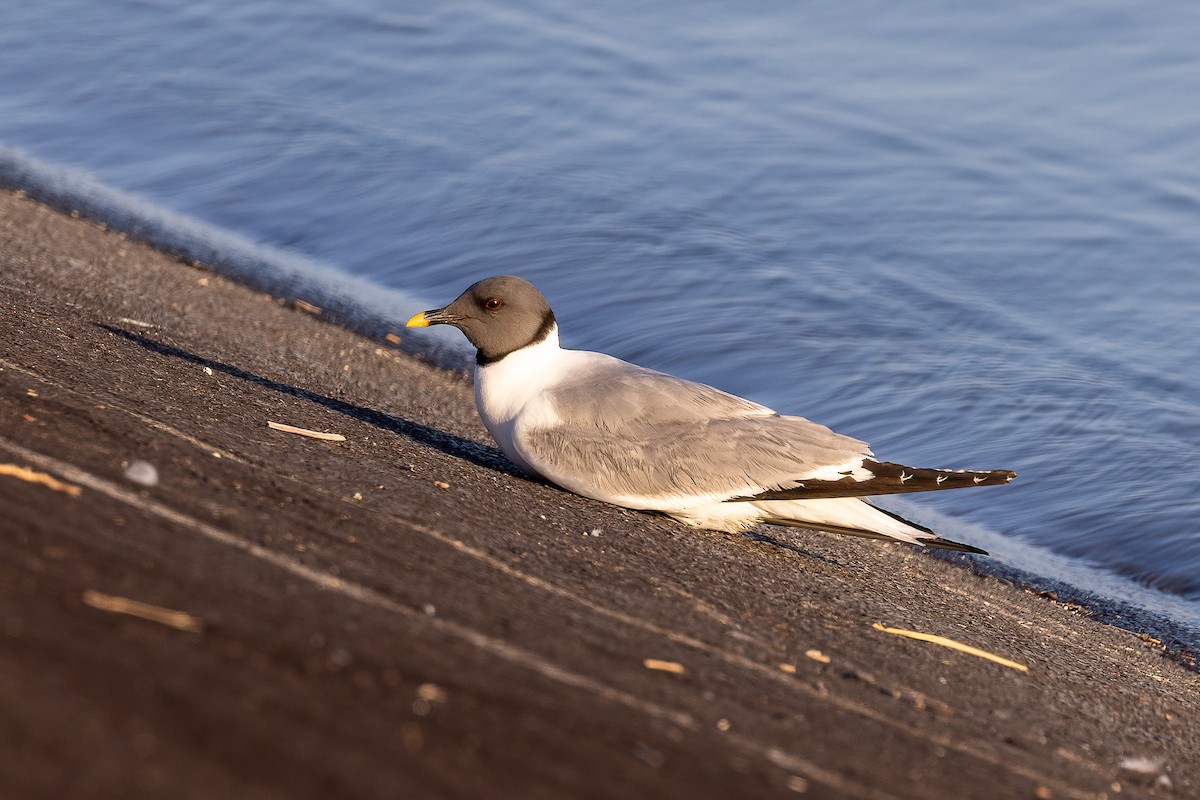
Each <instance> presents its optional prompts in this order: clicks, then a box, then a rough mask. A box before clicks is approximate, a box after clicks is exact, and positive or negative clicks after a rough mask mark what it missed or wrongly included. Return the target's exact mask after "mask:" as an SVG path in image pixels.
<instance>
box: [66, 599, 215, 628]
mask: <svg viewBox="0 0 1200 800" xmlns="http://www.w3.org/2000/svg"><path fill="white" fill-rule="evenodd" d="M83 602H85V603H87V604H88V605H89V606H91V607H92V608H98V609H100V610H101V611H109V612H111V613H113V614H127V615H129V616H131V617H137V618H138V619H145V620H149V621H150V622H157V623H158V624H160V625H166V626H168V627H170V628H175V629H176V630H181V631H188V632H190V633H200V632H201V631H203V630H204V620H202V619H200V618H199V617H194V616H192V615H191V614H189V613H187V612H186V611H173V610H171V609H169V608H163V607H162V606H152V605H150V604H149V603H142V602H139V601H137V600H130V599H129V598H127V597H116V596H114V595H111V594H101V593H100V592H94V591H92V590H90V589H89V590H88V591H86V592H84V593H83Z"/></svg>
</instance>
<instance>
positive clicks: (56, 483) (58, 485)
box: [0, 464, 83, 497]
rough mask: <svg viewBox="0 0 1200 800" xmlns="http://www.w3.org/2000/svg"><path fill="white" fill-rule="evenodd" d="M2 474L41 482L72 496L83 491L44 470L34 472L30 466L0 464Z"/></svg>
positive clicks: (32, 481)
mask: <svg viewBox="0 0 1200 800" xmlns="http://www.w3.org/2000/svg"><path fill="white" fill-rule="evenodd" d="M0 475H11V476H13V477H14V478H20V479H21V480H23V481H29V482H30V483H40V484H41V485H42V486H45V487H47V488H50V489H53V490H54V491H56V492H63V493H64V494H69V495H71V497H79V495H80V494H81V493H82V492H83V489H82V488H80V487H78V486H76V485H74V484H72V483H63V482H62V481H60V480H59V479H58V478H54V477H51V476H50V475H47V474H46V473H44V472H34V471H33V470H31V469H30V468H29V467H18V466H17V465H16V464H0Z"/></svg>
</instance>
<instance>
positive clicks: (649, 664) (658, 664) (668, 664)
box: [642, 658, 684, 675]
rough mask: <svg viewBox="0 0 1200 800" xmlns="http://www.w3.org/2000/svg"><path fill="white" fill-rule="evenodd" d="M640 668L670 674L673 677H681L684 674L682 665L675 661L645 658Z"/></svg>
mask: <svg viewBox="0 0 1200 800" xmlns="http://www.w3.org/2000/svg"><path fill="white" fill-rule="evenodd" d="M642 666H643V667H645V668H646V669H656V670H658V671H660V672H670V673H673V674H675V675H682V674H683V672H684V670H683V664H679V663H677V662H675V661H660V660H659V659H657V658H647V659H646V660H645V661H643V662H642Z"/></svg>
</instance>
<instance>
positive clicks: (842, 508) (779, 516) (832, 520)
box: [754, 497, 987, 555]
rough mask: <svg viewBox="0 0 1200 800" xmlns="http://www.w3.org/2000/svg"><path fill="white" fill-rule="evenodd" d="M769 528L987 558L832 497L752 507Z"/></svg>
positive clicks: (900, 519) (878, 511) (924, 530)
mask: <svg viewBox="0 0 1200 800" xmlns="http://www.w3.org/2000/svg"><path fill="white" fill-rule="evenodd" d="M754 506H755V508H758V509H760V510H761V511H762V512H763V513H764V514H765V515H766V517H765V518H764V519H763V521H764V522H767V523H769V524H771V525H788V526H790V527H793V528H812V529H814V530H819V531H828V532H829V533H843V534H847V535H849V536H865V537H867V538H870V539H889V540H892V541H901V542H908V543H909V544H915V545H920V546H921V547H938V548H941V549H943V550H959V551H962V552H965V553H979V554H981V555H987V551H986V550H980V549H979V548H978V547H972V546H971V545H969V544H961V543H959V542H952V541H950V540H949V539H943V538H941V537H940V536H938V535H937V534H936V533H934V532H933V531H931V530H929V528H926V527H925V526H924V525H918V524H917V523H915V522H910V521H908V520H906V519H904V518H903V517H901V516H899V515H898V514H893V513H892V512H890V511H884V510H883V509H882V508H878V507H876V506H873V505H871V504H870V503H868V502H867V501H866V500H862V499H860V498H858V497H832V498H822V499H820V500H771V501H766V502H758V503H755V504H754Z"/></svg>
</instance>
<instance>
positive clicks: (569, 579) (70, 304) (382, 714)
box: [0, 191, 1200, 800]
mask: <svg viewBox="0 0 1200 800" xmlns="http://www.w3.org/2000/svg"><path fill="white" fill-rule="evenodd" d="M396 325H397V331H396V332H397V334H398V335H401V336H405V335H408V334H407V333H405V332H404V331H403V330H402V329H401V328H400V325H402V321H397V323H396ZM269 423H277V424H279V425H285V426H293V427H295V428H299V429H302V430H303V431H309V432H317V433H322V434H336V435H337V436H339V437H344V438H341V439H336V440H331V439H329V438H313V437H312V436H309V435H303V434H302V433H295V432H292V431H289V430H283V429H279V428H277V427H271V426H270V425H269ZM1002 491H1003V490H999V489H997V490H987V495H986V498H985V499H984V500H981V502H983V501H987V502H995V501H997V500H999V499H1000V498H999V497H998V495H999V493H1001V492H1002ZM993 492H995V494H993ZM983 497H984V495H983V494H982V492H981V498H983ZM760 533H761V535H726V534H716V533H711V532H705V531H698V530H692V529H689V528H686V527H684V526H681V525H679V524H676V523H674V522H672V521H670V520H667V519H665V518H660V517H654V516H649V515H645V514H639V513H635V512H631V511H626V510H623V509H619V508H614V507H611V506H607V505H604V504H601V503H596V502H593V501H589V500H586V499H583V498H580V497H576V496H574V495H571V494H568V493H566V492H563V491H561V490H559V489H557V488H555V487H552V486H548V485H545V484H542V483H538V482H535V481H531V480H529V479H527V478H524V477H522V476H520V475H518V474H516V473H515V472H514V471H513V468H512V467H511V466H510V465H509V464H508V462H507V461H506V460H505V459H504V457H503V456H502V455H500V453H499V452H498V451H497V450H496V449H495V447H494V444H493V443H492V442H491V441H490V440H489V438H488V437H487V434H486V432H485V431H484V430H483V428H482V425H481V424H480V422H479V421H478V419H477V418H476V415H475V410H474V406H473V402H472V399H471V387H470V383H469V381H468V380H467V379H466V378H465V377H463V376H462V375H458V374H454V373H450V372H446V371H443V370H438V369H435V368H433V367H431V366H428V365H426V364H423V363H421V362H420V361H418V360H416V359H414V358H412V357H409V356H407V355H405V354H404V353H402V352H401V351H400V350H398V349H397V348H395V347H393V346H390V345H389V344H388V343H386V342H374V341H369V340H367V339H365V338H363V337H360V336H358V335H356V334H354V333H351V332H349V331H347V330H344V329H342V328H339V327H336V326H333V325H330V324H327V323H325V322H323V321H322V320H321V319H320V312H319V310H315V309H311V308H309V309H306V308H304V307H302V306H301V307H298V306H296V304H285V303H282V302H279V301H277V300H276V299H274V298H271V297H268V296H265V295H262V294H260V293H257V292H254V291H251V290H250V289H247V288H245V287H242V286H240V285H236V284H233V283H231V282H229V281H226V280H225V279H223V278H221V277H219V276H218V275H216V274H213V273H212V272H209V271H206V270H204V269H203V268H198V267H195V266H192V265H187V264H183V263H181V262H180V261H178V260H177V259H174V258H172V257H170V256H168V255H164V254H163V253H160V252H158V251H155V250H153V249H151V248H149V247H146V246H144V245H142V244H139V243H137V242H134V241H132V240H130V239H127V238H126V237H124V236H122V235H120V234H117V233H114V232H111V231H107V230H104V229H103V228H102V226H99V225H96V224H94V223H91V222H88V221H85V220H82V219H73V218H72V217H71V216H70V215H67V214H63V213H60V212H58V211H55V210H52V209H50V208H47V207H45V206H43V205H40V204H38V203H36V202H34V201H33V200H31V199H29V198H27V197H24V196H23V195H20V194H18V193H14V192H10V191H0V703H2V707H3V712H2V713H0V752H3V753H4V757H3V758H0V797H4V798H6V800H23V799H24V798H110V797H111V798H138V797H147V798H150V797H154V798H160V797H171V798H214V797H221V798H307V797H313V798H318V797H319V798H334V797H336V798H376V797H378V798H395V797H404V798H427V797H428V798H434V797H514V798H516V797H519V798H557V797H589V798H591V797H595V798H607V797H612V798H618V797H619V798H628V797H680V798H682V797H689V798H692V797H747V798H750V797H754V798H760V797H772V796H779V797H793V796H803V797H814V798H825V797H829V798H835V797H836V798H871V799H875V798H879V799H881V800H882V799H883V798H928V799H936V798H1079V799H1080V800H1083V799H1084V798H1089V799H1096V800H1098V799H1099V798H1109V799H1110V800H1112V799H1113V798H1118V797H1122V798H1123V797H1171V798H1188V797H1200V757H1198V756H1197V753H1200V720H1198V719H1197V709H1200V675H1197V673H1196V672H1195V670H1194V669H1189V668H1188V667H1187V664H1186V660H1187V656H1186V655H1184V656H1182V657H1181V656H1180V655H1179V654H1178V653H1176V654H1169V653H1167V652H1165V651H1164V649H1163V648H1162V646H1161V645H1160V644H1158V643H1157V642H1155V641H1154V640H1152V639H1149V637H1139V636H1138V635H1136V634H1135V633H1131V632H1129V631H1126V630H1122V629H1119V628H1116V627H1112V626H1109V625H1105V624H1102V623H1100V622H1098V621H1096V620H1095V619H1092V618H1091V617H1090V616H1089V615H1088V614H1087V613H1086V612H1085V611H1083V610H1082V609H1079V608H1077V607H1073V606H1070V605H1067V604H1062V603H1059V602H1055V601H1054V600H1053V599H1051V598H1048V597H1045V596H1042V595H1039V594H1037V593H1034V592H1032V591H1028V590H1026V589H1023V588H1021V587H1019V586H1014V585H1011V584H1009V583H1006V582H1003V581H1001V580H998V579H996V578H991V577H984V576H981V575H979V574H977V573H976V572H975V571H973V570H972V569H971V568H970V566H969V562H967V561H965V560H963V559H962V558H958V559H954V558H952V559H940V558H931V557H929V555H927V554H926V553H924V552H922V551H920V550H918V549H916V548H912V547H908V546H904V545H899V544H880V543H877V542H872V541H863V540H855V539H848V538H841V537H836V536H832V535H828V534H817V533H810V532H806V531H779V532H776V531H772V532H769V533H768V532H767V531H766V529H764V530H763V531H761V532H760ZM897 630H903V631H916V632H921V633H926V634H931V635H935V636H940V637H945V639H948V640H951V641H952V642H958V643H961V644H964V645H969V646H971V647H974V648H976V649H978V650H980V651H983V653H984V655H993V656H996V657H999V658H1000V659H1003V660H1005V661H1006V662H1012V663H1002V662H1001V661H997V660H993V659H989V658H987V657H984V656H983V655H980V654H977V653H969V652H963V651H961V650H957V649H952V648H951V647H948V646H945V643H944V642H943V643H939V642H935V641H927V640H921V639H914V638H910V637H909V636H906V635H903V634H900V633H897V632H896V631H897ZM1181 662H1182V663H1181Z"/></svg>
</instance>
